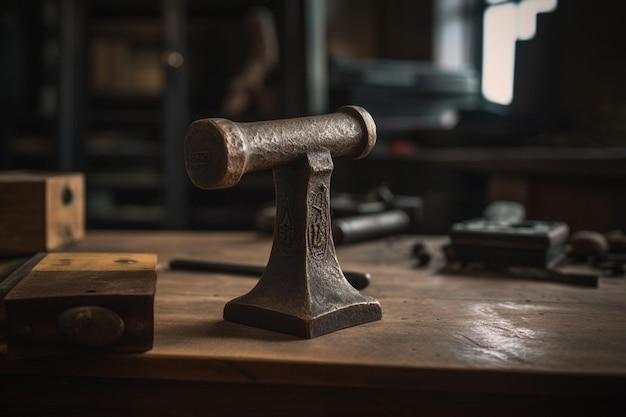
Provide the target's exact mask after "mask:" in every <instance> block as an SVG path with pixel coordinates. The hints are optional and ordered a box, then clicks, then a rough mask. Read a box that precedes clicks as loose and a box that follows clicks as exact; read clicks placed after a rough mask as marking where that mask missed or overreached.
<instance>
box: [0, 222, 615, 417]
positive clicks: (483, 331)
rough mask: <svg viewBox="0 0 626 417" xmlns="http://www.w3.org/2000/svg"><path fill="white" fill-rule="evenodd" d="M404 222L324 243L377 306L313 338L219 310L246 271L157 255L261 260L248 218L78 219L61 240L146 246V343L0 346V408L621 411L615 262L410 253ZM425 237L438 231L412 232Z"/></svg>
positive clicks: (84, 246) (265, 241)
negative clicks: (129, 347)
mask: <svg viewBox="0 0 626 417" xmlns="http://www.w3.org/2000/svg"><path fill="white" fill-rule="evenodd" d="M417 240H423V239H420V238H419V237H397V238H392V239H385V240H379V241H374V242H367V243H363V244H358V245H352V246H342V247H339V248H338V258H339V260H340V263H341V265H342V267H343V268H344V269H345V270H361V271H367V272H369V273H370V274H371V275H372V283H371V284H370V286H369V287H368V288H366V289H365V290H363V291H364V292H365V293H367V294H369V295H371V296H373V297H375V298H377V299H378V300H379V301H380V303H381V305H382V308H383V319H382V320H381V321H377V322H372V323H368V324H364V325H361V326H357V327H353V328H349V329H345V330H342V331H339V332H335V333H331V334H328V335H324V336H321V337H318V338H314V339H310V340H309V339H300V338H297V337H292V336H289V335H285V334H280V333H274V332H271V331H266V330H262V329H257V328H252V327H248V326H243V325H239V324H235V323H230V322H225V321H223V320H222V310H223V307H224V304H225V303H226V302H227V301H229V300H231V299H232V298H234V297H237V296H239V295H242V294H244V293H245V292H247V291H248V290H249V289H250V288H252V286H253V285H254V283H255V279H253V278H247V277H243V276H232V275H225V274H219V273H198V272H183V271H171V270H169V269H168V262H169V260H170V259H173V258H179V257H185V258H194V259H205V260H214V261H220V262H237V263H248V264H261V265H262V264H265V262H266V260H267V258H268V256H269V251H270V247H271V238H270V237H267V236H262V235H258V234H255V233H252V232H250V233H248V232H236V233H223V232H222V233H215V232H204V233H201V232H195V233H192V232H92V233H88V235H87V236H86V237H85V238H84V239H83V240H82V241H81V242H80V243H78V244H77V245H76V246H75V247H74V248H72V250H75V251H102V252H120V251H121V252H124V251H128V252H154V253H157V254H158V259H159V268H160V269H159V272H158V282H157V295H156V298H155V340H154V348H153V349H152V350H151V351H148V352H146V353H142V354H118V355H113V354H108V355H104V354H101V355H94V354H81V355H76V354H72V355H67V354H66V355H54V356H46V357H13V356H7V354H6V347H5V346H4V345H3V346H2V348H1V349H2V350H1V351H0V415H2V416H5V415H6V416H20V415H37V416H43V415H63V416H74V415H76V416H104V415H133V416H143V415H146V416H157V415H167V416H187V415H203V416H205V415H238V416H241V415H268V416H281V415H285V416H295V415H298V416H303V415H316V416H326V415H333V416H334V415H336V416H348V415H377V416H381V415H384V416H398V415H433V414H436V415H464V416H467V415H481V416H484V415H496V414H497V415H506V416H511V415H524V416H530V415H532V416H538V415H550V416H554V415H569V416H571V415H594V416H597V415H624V412H625V411H626V402H624V400H625V399H626V278H602V279H601V280H600V286H599V288H582V287H574V286H567V285H564V284H557V283H547V282H536V281H524V280H520V279H512V278H501V277H499V278H494V277H489V276H480V275H479V276H471V277H470V276H463V275H445V274H442V273H440V272H439V267H440V266H441V260H440V259H439V260H438V259H435V262H433V263H432V265H429V266H428V267H427V268H422V269H420V268H416V267H415V265H414V261H413V260H412V259H411V256H410V253H411V247H412V244H413V243H415V242H416V241H417ZM427 243H428V244H429V246H430V247H431V249H433V250H436V249H437V247H438V246H439V245H440V244H441V243H442V239H435V238H428V239H427Z"/></svg>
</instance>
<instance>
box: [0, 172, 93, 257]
mask: <svg viewBox="0 0 626 417" xmlns="http://www.w3.org/2000/svg"><path fill="white" fill-rule="evenodd" d="M84 224H85V180H84V176H83V174H81V173H59V174H57V173H42V172H29V171H7V172H2V173H0V256H10V255H23V254H31V255H32V254H35V253H37V252H41V251H48V250H52V249H58V248H60V247H62V246H63V245H65V244H68V243H71V242H74V241H76V240H78V239H80V238H82V237H83V236H84V233H85V226H84Z"/></svg>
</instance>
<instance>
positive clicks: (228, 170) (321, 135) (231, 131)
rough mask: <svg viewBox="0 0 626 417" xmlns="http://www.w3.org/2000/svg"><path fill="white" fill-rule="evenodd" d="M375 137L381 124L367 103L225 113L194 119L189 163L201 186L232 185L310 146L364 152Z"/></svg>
mask: <svg viewBox="0 0 626 417" xmlns="http://www.w3.org/2000/svg"><path fill="white" fill-rule="evenodd" d="M375 143H376V125H375V123H374V120H373V119H372V117H371V115H370V114H369V113H368V112H367V111H366V110H365V109H363V108H361V107H357V106H345V107H342V108H340V109H339V110H338V111H337V112H336V113H332V114H327V115H322V116H310V117H301V118H295V119H284V120H273V121H265V122H253V123H235V122H232V121H230V120H226V119H202V120H197V121H195V122H193V123H192V124H191V125H190V126H189V129H188V130H187V136H186V137H185V166H186V168H187V173H188V174H189V177H190V178H191V181H192V182H193V183H194V184H195V185H196V186H197V187H199V188H204V189H217V188H228V187H232V186H233V185H235V184H237V183H238V182H239V180H240V179H241V177H242V176H243V174H245V173H246V172H251V171H258V170H261V169H267V168H273V167H275V166H278V165H284V164H289V163H291V162H293V161H295V160H296V159H299V158H302V157H303V156H304V155H306V154H307V153H308V152H311V151H318V150H321V149H326V150H328V151H329V152H330V153H331V155H332V156H333V157H339V156H343V157H348V158H354V159H357V158H363V157H365V156H366V155H367V154H368V153H369V152H370V151H371V149H372V148H373V147H374V144H375Z"/></svg>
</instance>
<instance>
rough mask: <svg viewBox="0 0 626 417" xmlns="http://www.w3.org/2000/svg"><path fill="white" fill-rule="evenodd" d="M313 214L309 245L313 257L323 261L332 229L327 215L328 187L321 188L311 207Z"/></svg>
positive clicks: (310, 220)
mask: <svg viewBox="0 0 626 417" xmlns="http://www.w3.org/2000/svg"><path fill="white" fill-rule="evenodd" d="M311 208H312V209H313V210H312V212H311V213H312V214H311V218H310V219H309V245H310V247H311V249H310V250H311V256H313V257H314V258H315V259H322V258H324V257H325V256H326V250H327V249H328V239H329V238H330V236H329V233H330V228H329V221H328V216H327V214H328V213H329V211H328V193H327V187H326V185H324V184H322V185H321V186H320V191H318V192H317V193H316V194H315V197H314V201H313V204H312V205H311Z"/></svg>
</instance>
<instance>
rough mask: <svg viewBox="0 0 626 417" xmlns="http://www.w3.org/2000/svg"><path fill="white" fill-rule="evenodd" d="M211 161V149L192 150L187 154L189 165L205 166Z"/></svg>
mask: <svg viewBox="0 0 626 417" xmlns="http://www.w3.org/2000/svg"><path fill="white" fill-rule="evenodd" d="M210 162H211V152H210V151H199V152H190V153H188V154H187V165H191V166H204V165H209V163H210Z"/></svg>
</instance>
